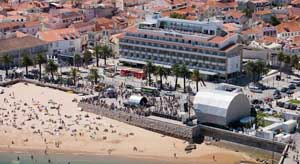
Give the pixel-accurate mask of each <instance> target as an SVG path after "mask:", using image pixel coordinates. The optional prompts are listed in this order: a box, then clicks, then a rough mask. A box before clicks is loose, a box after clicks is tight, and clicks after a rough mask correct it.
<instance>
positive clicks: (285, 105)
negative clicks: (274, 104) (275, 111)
mask: <svg viewBox="0 0 300 164" xmlns="http://www.w3.org/2000/svg"><path fill="white" fill-rule="evenodd" d="M290 105H291V103H288V102H286V103H284V106H283V107H284V108H285V109H290Z"/></svg>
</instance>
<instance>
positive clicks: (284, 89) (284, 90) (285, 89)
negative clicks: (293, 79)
mask: <svg viewBox="0 0 300 164" xmlns="http://www.w3.org/2000/svg"><path fill="white" fill-rule="evenodd" d="M287 90H288V88H286V87H283V88H281V89H280V92H283V93H285V92H286V91H287Z"/></svg>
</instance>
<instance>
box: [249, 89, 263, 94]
mask: <svg viewBox="0 0 300 164" xmlns="http://www.w3.org/2000/svg"><path fill="white" fill-rule="evenodd" d="M250 91H251V92H253V93H262V92H263V91H262V90H261V89H250Z"/></svg>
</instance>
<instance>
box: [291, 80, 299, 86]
mask: <svg viewBox="0 0 300 164" xmlns="http://www.w3.org/2000/svg"><path fill="white" fill-rule="evenodd" d="M290 83H291V84H295V85H296V86H297V87H300V81H292V82H290Z"/></svg>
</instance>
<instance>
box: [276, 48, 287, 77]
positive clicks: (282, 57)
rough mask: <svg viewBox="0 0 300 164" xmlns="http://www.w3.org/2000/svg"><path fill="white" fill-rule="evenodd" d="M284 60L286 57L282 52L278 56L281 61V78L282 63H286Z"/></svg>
mask: <svg viewBox="0 0 300 164" xmlns="http://www.w3.org/2000/svg"><path fill="white" fill-rule="evenodd" d="M284 58H285V55H284V54H283V52H280V53H279V54H278V55H277V60H278V61H279V72H280V76H281V72H282V63H283V62H284Z"/></svg>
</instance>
